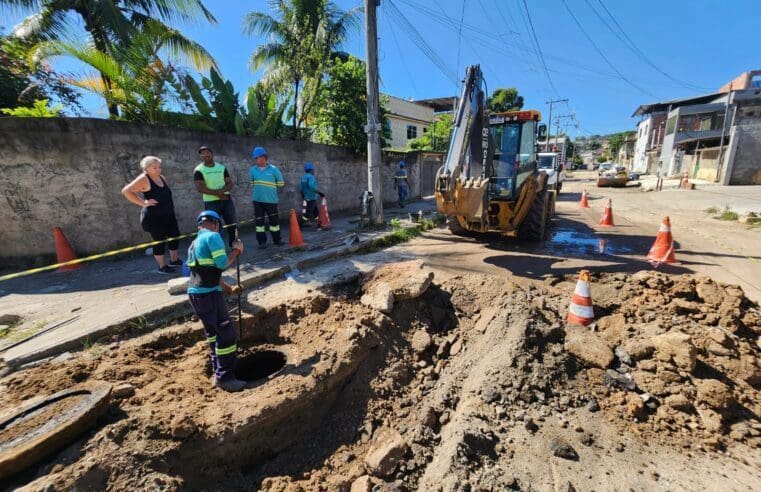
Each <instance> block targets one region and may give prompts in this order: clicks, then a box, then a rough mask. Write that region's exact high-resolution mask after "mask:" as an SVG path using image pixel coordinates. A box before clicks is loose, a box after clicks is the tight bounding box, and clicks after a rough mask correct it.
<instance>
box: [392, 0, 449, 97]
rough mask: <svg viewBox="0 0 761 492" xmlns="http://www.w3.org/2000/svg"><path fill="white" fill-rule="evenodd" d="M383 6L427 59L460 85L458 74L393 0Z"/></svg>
mask: <svg viewBox="0 0 761 492" xmlns="http://www.w3.org/2000/svg"><path fill="white" fill-rule="evenodd" d="M383 5H386V6H387V7H388V13H389V15H390V16H391V17H392V18H393V19H394V20H396V21H397V23H398V25H399V27H400V28H401V29H402V31H403V32H404V33H405V34H407V36H408V37H409V38H410V40H411V41H412V42H413V43H414V44H415V45H416V46H417V47H418V48H419V49H420V51H422V52H423V54H424V55H425V56H426V58H428V59H429V60H430V61H431V62H432V63H433V64H434V65H435V66H436V68H438V69H439V71H441V73H442V74H443V75H444V76H446V77H447V78H448V79H449V80H450V81H452V82H453V83H454V84H455V85H456V84H457V83H458V77H457V74H456V73H455V72H453V71H452V69H451V67H449V66H448V65H447V64H446V62H445V61H444V60H443V59H442V58H441V57H440V56H439V55H438V53H436V51H435V50H434V49H433V48H431V46H430V45H429V44H428V43H427V42H426V40H425V38H423V36H421V35H420V33H419V32H418V30H417V29H416V28H415V26H413V25H412V23H410V21H409V20H408V19H407V17H405V16H404V14H403V13H402V12H401V11H400V10H399V9H398V8H397V6H396V5H394V2H393V1H392V0H387V1H386V2H385V3H384V4H383Z"/></svg>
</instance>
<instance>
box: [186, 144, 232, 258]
mask: <svg viewBox="0 0 761 492" xmlns="http://www.w3.org/2000/svg"><path fill="white" fill-rule="evenodd" d="M198 155H200V156H201V160H202V161H203V162H201V163H200V164H199V165H197V166H196V168H195V170H194V173H193V181H194V182H195V185H196V189H197V190H198V191H199V192H200V193H201V194H202V195H203V205H204V209H206V210H213V211H215V212H217V213H218V214H219V215H220V216H221V217H222V219H224V221H225V222H224V223H225V224H227V225H228V227H227V243H228V244H229V245H230V247H232V245H233V242H235V223H236V218H235V204H234V203H233V199H232V196H231V195H230V191H231V190H232V189H233V180H232V178H230V173H228V172H227V168H225V166H223V165H222V164H220V163H218V162H215V161H214V154H213V153H212V151H211V149H210V148H209V147H206V146H202V147H201V148H199V149H198ZM230 224H232V225H230Z"/></svg>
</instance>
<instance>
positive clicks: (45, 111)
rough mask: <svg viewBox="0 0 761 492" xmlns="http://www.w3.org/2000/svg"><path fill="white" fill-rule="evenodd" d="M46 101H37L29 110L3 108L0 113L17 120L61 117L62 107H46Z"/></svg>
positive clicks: (20, 107)
mask: <svg viewBox="0 0 761 492" xmlns="http://www.w3.org/2000/svg"><path fill="white" fill-rule="evenodd" d="M49 102H50V101H48V100H47V99H37V100H36V101H34V104H33V105H32V107H31V108H27V107H24V106H19V107H17V108H12V109H11V108H3V109H0V112H2V113H3V114H7V115H8V116H15V117H17V118H55V117H56V116H60V115H61V110H62V109H63V106H61V105H60V104H56V105H55V106H53V107H52V108H50V107H48V103H49Z"/></svg>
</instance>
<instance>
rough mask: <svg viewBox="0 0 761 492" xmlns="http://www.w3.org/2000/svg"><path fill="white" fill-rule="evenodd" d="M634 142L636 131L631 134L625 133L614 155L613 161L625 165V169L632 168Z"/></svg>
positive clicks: (635, 141)
mask: <svg viewBox="0 0 761 492" xmlns="http://www.w3.org/2000/svg"><path fill="white" fill-rule="evenodd" d="M636 143H637V134H636V133H635V134H633V135H627V136H626V137H625V138H624V141H623V142H621V146H620V147H618V152H617V153H616V156H615V157H614V160H615V162H616V163H617V164H619V165H621V166H625V167H626V168H627V169H632V163H633V162H634V146H635V144H636ZM632 170H633V169H632Z"/></svg>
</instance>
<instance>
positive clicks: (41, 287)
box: [0, 199, 436, 366]
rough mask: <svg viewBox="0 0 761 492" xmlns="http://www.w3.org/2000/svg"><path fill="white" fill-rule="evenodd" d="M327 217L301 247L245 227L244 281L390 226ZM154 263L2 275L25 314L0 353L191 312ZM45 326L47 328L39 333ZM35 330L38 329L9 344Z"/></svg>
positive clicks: (76, 343) (25, 357) (362, 240)
mask: <svg viewBox="0 0 761 492" xmlns="http://www.w3.org/2000/svg"><path fill="white" fill-rule="evenodd" d="M435 209H436V204H435V201H433V200H431V199H426V200H423V201H419V202H414V203H411V204H408V205H407V207H406V208H405V209H399V208H386V209H385V210H384V212H385V218H386V220H387V221H388V220H390V219H393V218H395V217H397V218H400V219H404V220H406V219H407V214H408V212H411V211H418V210H423V211H424V212H426V213H429V214H430V213H435ZM331 219H332V221H331V225H332V228H331V229H330V230H327V231H318V230H315V229H314V228H304V229H303V230H302V233H303V236H304V241H305V242H306V243H307V245H306V246H305V247H304V248H289V247H288V246H283V247H276V246H273V245H271V244H270V246H269V247H268V248H267V249H264V250H260V249H258V248H257V245H256V239H255V236H254V232H253V230H248V231H243V232H242V233H241V238H242V239H243V242H244V244H245V245H246V250H245V252H244V253H243V256H242V257H241V265H240V268H241V283H242V284H243V285H244V287H245V288H252V287H254V286H256V285H260V284H263V283H265V282H267V281H269V280H272V279H275V278H282V277H283V276H284V275H285V274H287V273H289V272H291V271H294V270H299V271H303V270H305V269H308V268H310V267H312V266H314V265H317V264H320V263H322V262H324V261H327V260H329V259H332V258H336V257H338V256H341V255H346V254H350V253H353V252H356V251H357V250H358V249H360V248H362V247H363V246H367V245H369V244H371V243H372V242H373V241H375V240H377V239H379V238H380V237H382V236H385V235H387V234H389V233H390V232H389V231H387V230H385V231H372V232H359V231H356V229H357V219H356V216H354V215H352V216H343V217H331ZM288 235H289V230H288V227H284V228H283V238H284V240H285V241H286V242H287V239H288ZM188 245H189V242H188V241H183V242H182V243H181V244H180V257H181V258H184V257H185V251H187V247H188ZM155 270H156V264H155V261H154V260H153V257H152V256H151V257H149V256H144V255H133V256H128V257H126V258H120V259H115V260H102V261H95V262H92V263H87V264H85V266H84V267H83V268H82V269H80V270H77V271H74V272H65V273H58V272H45V273H40V274H36V275H31V276H29V277H22V278H19V279H14V280H10V281H6V282H0V315H3V314H16V315H19V316H21V317H22V318H23V321H22V323H21V324H20V325H19V326H16V327H14V328H13V330H12V331H11V332H10V333H9V335H7V336H6V337H4V338H0V357H2V359H3V360H4V361H5V363H6V364H8V365H10V366H18V365H21V364H24V363H27V362H30V361H34V360H39V359H41V358H45V357H48V356H51V355H54V354H58V353H61V352H64V351H67V350H77V349H81V348H82V347H84V346H87V345H88V344H89V343H90V342H91V341H94V340H96V339H97V338H98V337H101V336H103V335H105V334H108V333H110V332H113V331H115V330H117V329H119V328H121V327H125V326H126V327H129V326H132V327H135V328H140V329H146V328H149V327H152V326H159V325H161V324H163V323H166V322H168V321H171V320H174V319H177V318H179V317H182V316H185V315H188V314H190V313H191V310H190V304H189V303H188V302H187V296H186V295H185V294H184V293H182V294H177V295H171V294H169V292H168V289H167V282H168V281H169V280H170V279H172V278H176V277H179V276H180V274H179V269H178V274H177V275H174V276H170V275H160V274H158V273H156V272H155ZM225 276H226V277H228V279H230V276H232V281H233V283H234V277H235V267H232V268H230V269H229V270H227V272H226V275H225ZM233 299H234V298H233ZM233 302H234V301H233ZM59 323H60V324H61V325H60V326H58V327H55V326H56V325H58V324H59ZM50 327H55V328H53V329H50ZM46 329H49V331H46V332H44V333H40V332H42V331H44V330H46ZM35 333H40V334H39V335H37V336H35V337H34V338H31V339H30V340H28V341H25V342H24V343H22V344H20V345H18V346H15V347H12V348H9V349H8V348H7V347H8V346H10V345H11V344H13V343H15V342H17V341H19V340H21V339H24V338H26V337H28V336H31V335H33V334H35Z"/></svg>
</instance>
